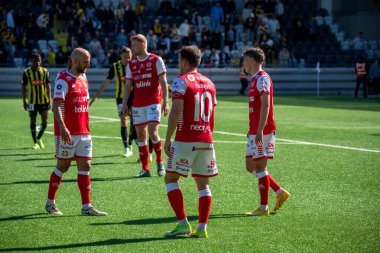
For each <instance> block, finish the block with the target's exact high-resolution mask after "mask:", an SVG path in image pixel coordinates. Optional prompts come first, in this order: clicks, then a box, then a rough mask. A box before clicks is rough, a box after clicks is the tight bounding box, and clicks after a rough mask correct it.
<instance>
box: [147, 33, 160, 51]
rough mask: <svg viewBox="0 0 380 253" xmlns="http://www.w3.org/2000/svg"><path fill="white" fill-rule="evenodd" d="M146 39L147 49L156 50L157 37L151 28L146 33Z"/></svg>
mask: <svg viewBox="0 0 380 253" xmlns="http://www.w3.org/2000/svg"><path fill="white" fill-rule="evenodd" d="M146 40H147V44H148V51H149V52H150V51H156V50H157V43H158V38H157V35H156V34H154V32H153V30H152V29H150V30H149V32H148V34H147V35H146Z"/></svg>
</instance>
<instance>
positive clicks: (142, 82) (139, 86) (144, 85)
mask: <svg viewBox="0 0 380 253" xmlns="http://www.w3.org/2000/svg"><path fill="white" fill-rule="evenodd" d="M147 86H151V84H150V81H145V82H144V81H140V82H138V83H136V88H142V87H147Z"/></svg>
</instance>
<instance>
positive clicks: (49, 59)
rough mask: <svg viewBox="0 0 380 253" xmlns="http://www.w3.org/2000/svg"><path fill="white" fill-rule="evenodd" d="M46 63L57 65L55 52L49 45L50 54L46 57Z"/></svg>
mask: <svg viewBox="0 0 380 253" xmlns="http://www.w3.org/2000/svg"><path fill="white" fill-rule="evenodd" d="M44 62H46V64H48V65H50V66H51V65H55V64H56V62H55V52H54V49H53V47H52V46H51V45H48V53H47V54H46V56H45V59H44Z"/></svg>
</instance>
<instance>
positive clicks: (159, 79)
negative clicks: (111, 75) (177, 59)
mask: <svg viewBox="0 0 380 253" xmlns="http://www.w3.org/2000/svg"><path fill="white" fill-rule="evenodd" d="M131 41H132V45H131V48H132V51H133V54H134V56H135V57H134V58H132V59H131V61H130V62H129V64H128V67H127V70H126V83H125V89H124V97H123V113H124V114H127V112H128V105H127V101H128V99H129V96H130V93H131V87H132V85H133V93H134V94H133V96H134V97H133V104H132V118H133V125H134V126H135V127H136V132H137V139H138V146H139V154H140V161H141V164H142V170H141V172H140V174H139V175H138V177H150V171H149V164H148V159H149V158H148V157H149V151H148V145H147V139H148V137H147V132H148V133H149V136H150V139H151V140H152V143H153V149H154V151H155V153H156V157H157V160H156V162H157V174H158V175H159V176H163V175H164V166H163V163H162V154H161V150H162V144H161V139H160V136H159V135H158V127H159V124H160V120H161V112H163V113H164V116H166V115H167V114H168V111H169V105H168V83H167V81H166V67H165V64H164V62H163V60H162V58H161V57H159V56H157V55H155V54H151V53H148V51H147V40H146V38H145V37H144V35H141V34H137V35H135V36H132V37H131ZM161 100H162V106H161Z"/></svg>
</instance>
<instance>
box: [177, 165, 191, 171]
mask: <svg viewBox="0 0 380 253" xmlns="http://www.w3.org/2000/svg"><path fill="white" fill-rule="evenodd" d="M175 170H176V171H182V172H189V170H190V168H186V167H181V166H175Z"/></svg>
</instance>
